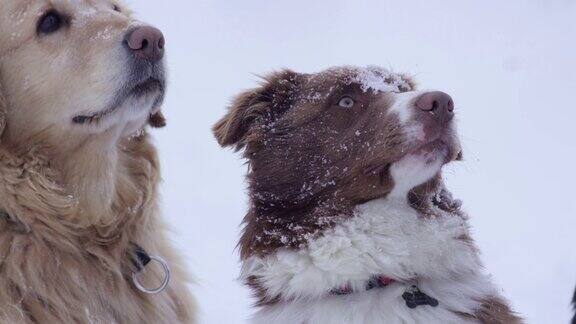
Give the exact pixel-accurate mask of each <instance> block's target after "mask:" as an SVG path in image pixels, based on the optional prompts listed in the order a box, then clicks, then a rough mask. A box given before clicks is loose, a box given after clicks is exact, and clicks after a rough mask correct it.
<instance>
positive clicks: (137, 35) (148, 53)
mask: <svg viewBox="0 0 576 324" xmlns="http://www.w3.org/2000/svg"><path fill="white" fill-rule="evenodd" d="M164 44H165V40H164V35H163V34H162V32H161V31H160V30H159V29H158V28H154V27H151V26H142V27H137V28H135V29H133V30H132V31H130V32H128V35H127V36H126V45H127V47H128V49H129V50H130V51H131V52H132V53H134V54H135V55H136V57H139V58H142V59H145V60H149V61H152V62H157V61H160V60H161V59H162V58H163V57H164Z"/></svg>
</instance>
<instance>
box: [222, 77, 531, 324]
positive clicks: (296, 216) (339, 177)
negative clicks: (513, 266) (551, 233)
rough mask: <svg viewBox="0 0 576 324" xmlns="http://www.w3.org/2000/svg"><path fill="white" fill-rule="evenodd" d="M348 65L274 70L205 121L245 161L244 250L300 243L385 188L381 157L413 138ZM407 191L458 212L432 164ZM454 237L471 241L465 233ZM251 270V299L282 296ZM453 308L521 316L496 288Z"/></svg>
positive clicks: (454, 146)
mask: <svg viewBox="0 0 576 324" xmlns="http://www.w3.org/2000/svg"><path fill="white" fill-rule="evenodd" d="M356 73H357V70H355V69H354V68H353V67H343V68H333V69H329V70H327V71H324V72H321V73H317V74H299V73H295V72H293V71H290V70H285V71H282V72H278V73H273V74H271V75H269V76H268V77H265V78H264V81H263V83H262V85H261V86H260V87H258V88H256V89H252V90H249V91H246V92H244V93H242V94H240V95H239V96H238V97H237V98H236V99H235V100H234V101H233V103H232V105H231V106H230V108H229V112H228V114H227V115H226V116H225V117H224V118H223V119H222V120H220V121H219V122H218V123H217V124H216V125H215V126H214V129H213V130H214V133H215V136H216V138H217V140H218V142H219V143H220V145H222V146H232V147H234V148H235V149H236V150H243V151H244V153H243V155H244V157H245V158H246V160H247V161H248V165H249V171H248V181H249V194H250V209H249V211H248V214H247V215H246V217H245V218H244V225H245V227H244V231H243V233H242V237H241V239H240V242H239V246H240V252H241V258H242V259H243V260H246V259H248V258H250V257H252V256H258V257H266V256H267V255H269V254H272V253H274V252H276V251H277V250H279V249H293V250H298V249H302V248H305V247H306V244H307V242H308V241H309V240H311V239H314V238H315V237H317V236H320V235H322V233H323V232H324V231H325V230H327V229H329V228H331V227H333V226H335V225H337V224H339V223H341V222H343V221H344V220H346V219H347V218H350V217H353V209H354V207H355V206H356V205H359V204H362V203H365V202H367V201H370V200H373V199H377V198H381V197H385V196H386V195H388V194H389V193H390V191H391V190H392V189H393V188H394V181H393V179H392V177H391V176H390V170H389V167H390V165H391V164H392V163H394V162H396V161H398V160H399V159H400V158H401V157H403V156H404V155H405V154H406V152H410V150H411V149H413V147H412V146H411V145H413V144H412V143H409V142H408V141H407V140H406V139H405V138H404V136H403V135H402V133H401V130H400V129H399V128H400V125H399V123H398V120H397V116H395V115H394V114H387V113H386V112H387V111H388V110H389V109H390V107H391V103H392V101H393V100H391V98H390V97H389V96H390V95H391V94H389V93H382V92H380V93H376V92H373V91H366V89H363V88H361V85H359V84H357V82H354V80H355V79H356V78H355V77H354V76H355V74H356ZM400 78H401V81H403V83H402V86H401V87H400V89H399V90H400V92H405V91H412V90H415V85H414V82H413V81H412V80H411V79H410V78H407V77H405V76H401V77H400ZM391 81H392V80H391ZM396 81H398V80H396ZM387 82H389V81H388V80H387ZM389 83H390V82H389ZM343 97H350V98H353V99H354V102H355V104H354V107H352V108H349V109H342V108H339V107H338V106H337V103H338V101H339V100H340V99H341V98H343ZM446 136H447V139H446V140H447V141H448V142H449V143H450V144H451V147H450V152H449V153H448V156H446V159H447V161H446V162H448V161H450V160H460V159H461V158H462V154H461V152H460V150H459V145H458V142H457V140H455V134H453V133H452V132H451V131H450V130H448V131H447V134H446ZM408 201H409V203H410V205H411V206H412V207H413V208H414V209H416V210H417V211H418V212H419V213H420V214H421V215H422V217H435V216H436V215H437V214H438V209H441V210H443V211H446V212H448V213H450V214H452V215H453V217H461V218H466V217H467V216H466V215H465V214H464V213H463V212H462V211H461V210H460V204H459V202H458V201H457V200H455V199H453V198H452V196H451V194H450V193H449V192H448V191H447V190H446V189H445V187H444V184H443V181H442V177H441V174H437V175H436V176H435V177H434V178H433V179H432V180H430V181H427V182H426V183H424V184H422V185H420V186H417V187H416V188H413V189H412V190H411V191H410V192H409V193H408ZM460 239H461V240H463V241H465V242H466V243H467V244H468V245H469V246H470V248H471V249H473V250H474V251H477V248H476V246H475V244H474V242H473V240H472V238H471V237H470V236H469V235H464V236H463V237H461V238H460ZM259 280H260V278H258V277H256V276H248V277H246V278H245V284H246V285H247V286H248V287H250V288H251V289H252V292H253V294H254V296H255V298H256V300H257V302H256V306H264V307H265V306H269V305H272V304H276V303H278V302H279V301H280V300H282V299H283V298H284V297H283V296H282V295H279V294H278V295H276V293H274V294H271V293H270V292H269V291H267V289H266V288H265V285H263V284H262V283H261V282H260V281H259ZM462 316H466V317H469V318H476V319H478V320H479V321H480V322H481V323H508V322H510V323H519V322H520V320H519V319H518V317H516V315H515V313H513V312H512V311H511V309H510V308H509V306H508V305H507V304H506V303H505V302H504V301H503V300H502V299H500V298H499V297H494V298H492V299H490V300H486V301H482V306H481V308H480V309H478V311H477V313H475V314H466V315H464V314H462Z"/></svg>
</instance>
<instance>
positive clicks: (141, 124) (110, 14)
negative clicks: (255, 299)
mask: <svg viewBox="0 0 576 324" xmlns="http://www.w3.org/2000/svg"><path fill="white" fill-rule="evenodd" d="M114 4H115V3H112V2H109V1H104V0H87V1H75V0H53V1H45V0H0V8H1V9H0V30H2V33H0V126H1V127H0V134H1V136H0V210H3V211H5V212H6V215H0V323H191V322H194V318H195V306H194V301H193V299H192V298H191V296H190V294H189V292H188V280H187V276H186V273H185V270H184V268H183V265H182V262H181V259H180V257H179V256H178V255H177V253H175V251H174V250H173V249H172V247H171V244H170V242H169V234H168V232H167V231H166V228H165V226H164V224H163V222H162V220H161V219H160V214H159V211H158V193H157V187H158V181H159V172H158V171H159V168H158V159H157V156H156V150H155V148H154V146H153V145H152V144H151V142H150V139H149V137H148V135H147V132H146V130H145V127H146V122H147V120H148V118H149V116H150V114H151V113H152V112H154V111H156V109H157V108H158V107H154V103H155V100H153V99H154V98H152V97H147V96H142V97H141V98H139V99H138V100H136V99H127V100H126V101H125V102H123V104H122V106H121V107H119V109H117V111H116V112H115V113H113V114H110V115H109V116H107V117H106V118H105V119H103V120H102V121H101V122H100V123H97V124H94V125H75V124H73V123H72V118H73V117H74V116H75V115H77V114H80V113H96V112H99V111H101V110H102V109H104V108H105V107H106V105H107V104H108V103H109V102H110V101H111V100H112V98H113V97H114V95H115V93H116V92H117V89H119V88H120V87H121V86H122V84H123V82H126V81H125V80H126V75H128V74H129V71H128V70H127V66H129V65H128V64H129V61H128V56H127V55H126V50H125V49H124V48H123V47H122V46H123V45H122V40H123V38H124V37H125V35H126V32H127V31H128V30H130V28H132V27H133V26H136V25H139V24H141V23H139V22H137V21H136V20H134V19H133V18H132V17H131V15H130V13H129V11H127V10H126V9H125V8H123V7H120V8H122V11H121V12H117V11H115V10H114V9H115V8H114ZM49 9H56V10H58V11H59V12H62V13H63V14H66V15H68V16H69V17H70V19H71V21H72V24H71V25H70V27H69V28H66V29H65V30H62V31H59V32H56V33H53V34H50V35H47V36H42V37H40V36H38V35H37V34H36V25H37V20H38V19H39V17H41V16H42V15H43V13H45V12H46V10H49ZM132 243H136V244H139V245H141V246H142V247H143V248H144V249H145V250H146V251H147V252H148V253H150V254H153V255H159V256H161V257H163V258H164V259H166V260H167V261H168V263H169V264H170V267H171V269H172V273H173V276H172V281H171V282H170V285H169V286H168V288H167V289H166V290H165V291H164V292H162V293H160V294H158V295H154V296H151V295H145V294H143V293H141V292H139V291H138V290H136V289H135V288H134V287H133V285H132V283H131V279H130V276H131V273H132V271H133V269H132V267H133V266H132V264H131V262H130V260H131V257H132V256H131V254H132V253H133V248H132V246H131V244H132ZM162 274H163V273H162V271H160V269H159V268H158V267H156V266H155V265H152V264H151V265H149V266H148V267H146V269H145V270H144V272H143V273H142V274H141V275H142V281H143V283H144V284H145V285H147V286H154V285H156V284H157V283H158V282H159V279H160V276H161V275H162Z"/></svg>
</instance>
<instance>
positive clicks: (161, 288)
mask: <svg viewBox="0 0 576 324" xmlns="http://www.w3.org/2000/svg"><path fill="white" fill-rule="evenodd" d="M150 260H151V261H156V262H158V263H159V264H160V265H161V266H162V268H163V269H164V278H163V279H162V284H160V286H158V287H157V288H154V289H148V288H146V287H144V286H143V285H142V284H141V283H140V281H139V280H138V273H136V272H134V273H132V282H133V283H134V286H136V288H138V290H140V291H141V292H143V293H146V294H152V295H153V294H158V293H161V292H163V291H164V289H166V287H167V286H168V283H169V282H170V276H171V273H170V267H169V266H168V263H167V262H166V261H164V259H162V258H161V257H157V256H154V255H151V256H150Z"/></svg>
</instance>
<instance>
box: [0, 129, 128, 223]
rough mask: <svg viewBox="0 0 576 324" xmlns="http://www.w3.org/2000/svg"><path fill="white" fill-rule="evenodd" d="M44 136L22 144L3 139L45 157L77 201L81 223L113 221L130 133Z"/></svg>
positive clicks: (115, 131)
mask: <svg viewBox="0 0 576 324" xmlns="http://www.w3.org/2000/svg"><path fill="white" fill-rule="evenodd" d="M43 135H44V136H43V137H42V141H38V140H34V139H29V140H28V141H27V142H28V143H22V142H19V141H17V140H11V137H10V136H8V137H7V138H6V142H8V145H10V146H11V147H13V148H22V147H24V148H27V149H33V150H34V151H35V152H34V153H33V154H34V155H41V156H43V157H44V158H46V159H48V161H49V166H50V168H51V169H53V170H54V171H55V172H56V173H57V174H58V175H59V176H58V179H55V180H56V181H57V182H58V183H59V185H60V186H62V187H63V189H64V190H65V191H66V192H68V193H69V195H70V196H71V197H73V198H74V199H75V200H76V201H77V203H78V211H79V213H80V214H81V215H79V216H80V217H79V222H81V223H82V224H81V225H85V226H89V225H107V224H111V223H112V222H114V221H115V220H114V219H113V217H114V216H113V215H114V213H113V211H112V207H113V203H114V200H115V198H116V196H117V185H118V181H119V180H118V179H119V178H121V177H124V176H125V174H122V172H123V171H122V170H123V168H122V165H123V163H124V162H125V160H126V159H123V158H122V157H123V155H124V154H123V152H122V147H123V143H125V142H126V141H129V140H130V136H131V135H129V134H128V135H127V134H126V128H111V129H109V130H107V131H106V132H102V133H99V134H90V135H82V136H74V135H70V136H67V137H66V138H65V139H60V140H58V137H57V136H46V134H43ZM50 135H52V134H50ZM12 138H13V137H12ZM21 153H22V152H19V154H21ZM79 225H80V224H79Z"/></svg>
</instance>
